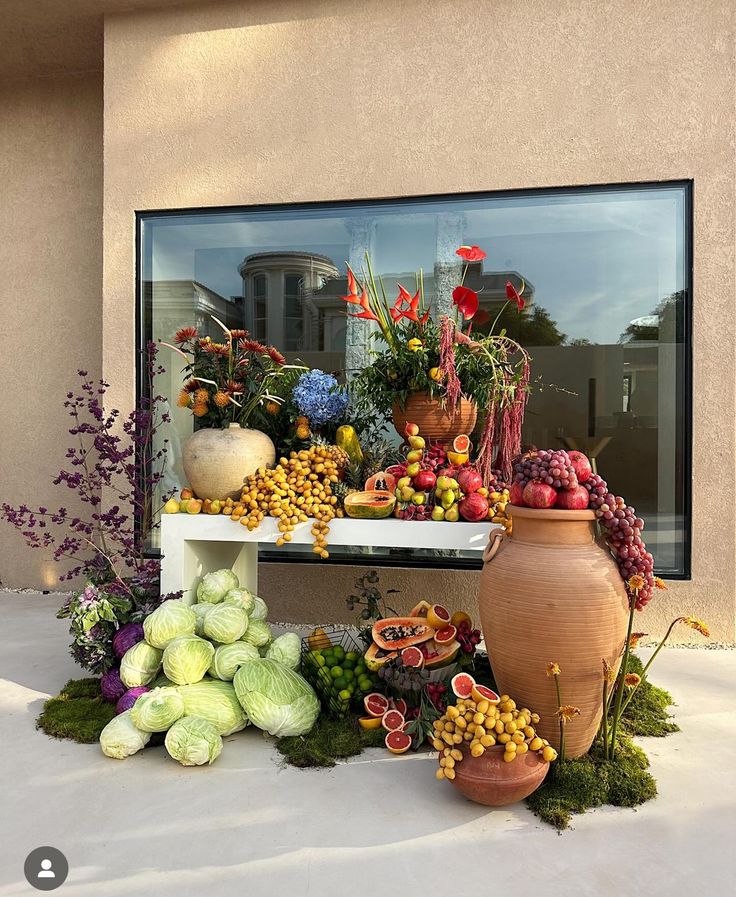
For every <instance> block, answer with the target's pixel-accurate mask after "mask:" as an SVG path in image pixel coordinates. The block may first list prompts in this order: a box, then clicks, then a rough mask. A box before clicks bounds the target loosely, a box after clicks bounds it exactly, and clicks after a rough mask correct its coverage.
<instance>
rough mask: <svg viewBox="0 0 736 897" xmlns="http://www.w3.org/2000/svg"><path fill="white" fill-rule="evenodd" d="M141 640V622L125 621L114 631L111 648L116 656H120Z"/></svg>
mask: <svg viewBox="0 0 736 897" xmlns="http://www.w3.org/2000/svg"><path fill="white" fill-rule="evenodd" d="M142 641H143V624H142V623H126V624H125V625H124V626H121V627H120V629H118V631H117V632H116V633H115V635H114V637H113V640H112V650H113V651H114V652H115V656H116V657H117V658H122V656H123V654H125V652H126V651H127V650H128V648H132V647H133V645H137V644H138V642H142Z"/></svg>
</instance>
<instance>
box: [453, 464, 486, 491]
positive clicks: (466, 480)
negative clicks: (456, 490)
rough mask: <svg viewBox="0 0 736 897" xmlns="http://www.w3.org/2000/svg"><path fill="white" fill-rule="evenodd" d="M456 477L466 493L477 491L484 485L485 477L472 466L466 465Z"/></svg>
mask: <svg viewBox="0 0 736 897" xmlns="http://www.w3.org/2000/svg"><path fill="white" fill-rule="evenodd" d="M455 479H456V480H457V482H458V485H459V486H460V488H461V489H462V491H463V492H464V493H465V494H466V495H468V494H470V493H471V492H477V491H478V490H479V489H480V487H481V486H482V485H483V477H482V476H481V475H480V474H479V473H478V471H477V470H475V469H474V468H472V467H464V468H463V469H462V470H461V471H460V473H458V475H457V477H456V478H455Z"/></svg>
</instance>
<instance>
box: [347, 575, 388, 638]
mask: <svg viewBox="0 0 736 897" xmlns="http://www.w3.org/2000/svg"><path fill="white" fill-rule="evenodd" d="M355 592H356V593H357V594H352V595H348V597H347V598H346V599H345V603H346V604H347V606H348V610H355V609H356V607H360V608H362V609H361V611H360V615H359V618H358V625H359V626H364V624H365V623H367V622H369V621H371V620H383V619H384V618H385V617H388V616H391V617H398V616H399V614H398V611H396V610H394V608H393V607H391V606H390V605H389V604H388V603H387V601H386V596H388V595H396V594H398V592H399V590H398V589H386V596H384V594H383V593H382V592H381V590H380V589H379V588H378V571H377V570H369V571H368V572H367V573H364V574H363V575H362V576H359V577H358V578H357V579H356V580H355ZM360 636H361V638H362V639H363V641H364V642H365V644H366V645H370V644H371V642H372V641H373V637H372V636H371V630H370V627H364V628H363V629H362V630H361V633H360Z"/></svg>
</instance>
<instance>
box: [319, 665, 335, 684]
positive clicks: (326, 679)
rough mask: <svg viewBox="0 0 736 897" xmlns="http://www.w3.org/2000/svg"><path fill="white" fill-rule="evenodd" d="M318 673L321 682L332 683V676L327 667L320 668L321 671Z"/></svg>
mask: <svg viewBox="0 0 736 897" xmlns="http://www.w3.org/2000/svg"><path fill="white" fill-rule="evenodd" d="M317 675H318V677H319V681H320V682H322V683H324V684H325V685H331V684H332V677H331V676H330V674H329V673H328V672H327V670H326V669H324V668H323V669H320V671H319V673H318V674H317Z"/></svg>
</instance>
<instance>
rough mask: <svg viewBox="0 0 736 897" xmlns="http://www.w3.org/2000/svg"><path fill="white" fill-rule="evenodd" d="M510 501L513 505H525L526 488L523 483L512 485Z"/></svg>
mask: <svg viewBox="0 0 736 897" xmlns="http://www.w3.org/2000/svg"><path fill="white" fill-rule="evenodd" d="M509 501H510V502H511V504H512V505H521V506H522V507H523V505H524V504H525V502H524V487H523V486H522V485H521V483H516V482H514V483H512V484H511V488H510V489H509Z"/></svg>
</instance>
